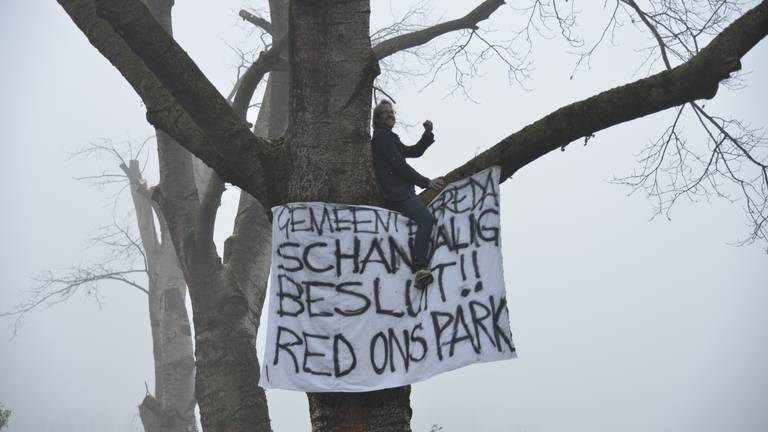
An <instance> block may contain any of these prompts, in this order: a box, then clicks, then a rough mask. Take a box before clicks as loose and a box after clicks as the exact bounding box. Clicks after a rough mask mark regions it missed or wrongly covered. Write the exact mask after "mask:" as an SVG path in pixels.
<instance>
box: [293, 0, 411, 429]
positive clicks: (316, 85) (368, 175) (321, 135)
mask: <svg viewBox="0 0 768 432" xmlns="http://www.w3.org/2000/svg"><path fill="white" fill-rule="evenodd" d="M369 14H370V5H369V2H368V1H365V0H357V1H348V2H334V3H329V2H314V1H300V0H299V1H293V2H291V7H290V18H289V19H290V25H289V33H290V66H291V67H290V74H291V89H290V114H289V118H290V126H289V129H288V133H289V136H288V141H287V142H288V146H289V151H290V153H291V155H292V158H291V159H292V161H293V167H292V171H291V173H292V175H291V178H290V181H289V192H288V200H289V201H326V202H337V203H354V204H362V203H375V202H376V199H377V195H376V193H375V190H376V189H375V184H374V181H373V178H372V169H371V154H370V150H369V149H370V146H369V145H368V143H369V142H370V110H371V97H372V89H373V79H374V78H375V76H376V75H377V74H378V71H379V69H378V62H377V60H376V58H375V56H374V53H373V50H372V49H371V41H370V28H369V21H368V19H369ZM307 396H308V398H309V406H310V416H311V418H312V428H313V430H316V431H410V430H411V428H410V420H411V409H410V402H409V396H410V387H403V388H398V389H388V390H382V391H376V392H369V393H350V394H344V393H310V394H308V395H307Z"/></svg>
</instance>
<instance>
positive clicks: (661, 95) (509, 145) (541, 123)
mask: <svg viewBox="0 0 768 432" xmlns="http://www.w3.org/2000/svg"><path fill="white" fill-rule="evenodd" d="M766 33H768V0H764V1H763V2H761V3H760V4H759V5H758V6H756V7H755V8H753V9H752V10H750V11H748V12H747V13H745V14H744V15H742V16H741V17H740V18H738V19H737V20H736V21H734V22H733V23H732V24H731V25H729V26H728V27H727V28H726V29H724V30H723V31H722V32H721V33H720V34H719V35H718V36H717V37H716V38H715V39H714V40H713V41H712V42H711V43H710V44H709V46H707V47H706V48H704V49H703V50H701V51H700V52H699V53H698V54H697V55H696V56H694V57H692V58H691V59H690V60H688V61H687V62H685V63H683V64H681V65H679V66H677V67H675V68H674V69H671V70H667V71H664V72H661V73H658V74H656V75H653V76H650V77H648V78H644V79H641V80H638V81H635V82H633V83H631V84H627V85H624V86H621V87H617V88H614V89H611V90H608V91H605V92H603V93H600V94H598V95H596V96H593V97H591V98H589V99H586V100H583V101H580V102H576V103H573V104H570V105H567V106H565V107H563V108H560V109H559V110H557V111H555V112H553V113H552V114H549V115H547V116H546V117H544V118H542V119H541V120H538V121H536V122H534V123H532V124H530V125H528V126H526V127H525V128H523V129H522V130H520V131H519V132H517V133H514V134H512V135H510V136H508V137H507V138H505V139H504V140H502V141H501V142H499V143H498V144H496V145H494V146H493V147H491V148H490V149H488V150H486V151H485V152H483V153H481V154H480V155H478V156H476V157H474V158H472V159H471V160H469V161H468V162H467V163H465V164H464V165H462V166H461V167H459V168H456V169H455V170H453V171H451V172H450V173H449V174H448V175H447V176H446V177H447V179H448V181H452V180H455V179H459V178H462V177H466V176H468V175H471V174H472V173H475V172H478V171H480V170H483V169H485V168H487V167H490V166H493V165H501V180H502V181H504V180H506V179H507V178H509V177H510V176H512V174H513V173H515V172H516V171H517V170H518V169H520V168H522V167H523V166H525V165H527V164H528V163H530V162H532V161H533V160H535V159H537V158H539V157H540V156H543V155H544V154H546V153H548V152H550V151H552V150H556V149H558V148H562V147H564V146H566V145H568V144H569V143H570V142H572V141H575V140H577V139H579V138H582V137H588V136H591V135H592V134H594V133H595V132H597V131H600V130H603V129H605V128H608V127H610V126H614V125H617V124H620V123H623V122H626V121H629V120H633V119H636V118H639V117H643V116H646V115H648V114H653V113H656V112H659V111H662V110H665V109H667V108H671V107H674V106H678V105H682V104H685V103H688V102H692V101H695V100H698V99H711V98H713V97H714V96H715V94H716V93H717V89H718V85H719V83H720V81H722V80H724V79H726V78H728V77H729V74H730V73H731V72H734V71H736V70H739V69H740V68H741V64H740V61H739V60H740V59H741V57H743V56H744V55H745V54H746V53H747V52H748V51H749V50H750V49H752V48H753V47H754V46H755V45H756V44H757V43H758V42H759V41H760V40H761V39H762V38H763V37H764V36H765V35H766ZM422 196H423V197H424V198H425V199H431V198H432V197H433V196H434V192H431V191H425V192H424V193H422Z"/></svg>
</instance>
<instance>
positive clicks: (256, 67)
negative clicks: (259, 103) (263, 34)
mask: <svg viewBox="0 0 768 432" xmlns="http://www.w3.org/2000/svg"><path fill="white" fill-rule="evenodd" d="M287 46H288V35H287V34H286V35H284V36H282V37H280V39H279V40H278V41H277V42H275V44H274V45H272V47H271V48H269V49H268V50H266V51H262V53H261V54H259V58H258V59H257V60H256V61H255V62H253V63H252V64H251V66H249V67H248V70H247V71H245V73H244V74H243V76H242V77H241V78H240V81H239V83H238V85H237V92H236V93H235V98H234V100H233V101H232V109H234V110H235V113H237V114H238V115H240V117H241V118H243V120H245V118H246V114H247V113H248V106H249V105H250V103H251V99H252V98H253V93H254V92H255V91H256V87H257V86H258V85H259V82H261V80H262V78H264V75H265V74H266V73H267V72H269V71H270V70H273V69H274V68H275V67H276V66H278V65H279V64H280V63H281V57H280V53H282V52H283V51H284V50H285V47H287Z"/></svg>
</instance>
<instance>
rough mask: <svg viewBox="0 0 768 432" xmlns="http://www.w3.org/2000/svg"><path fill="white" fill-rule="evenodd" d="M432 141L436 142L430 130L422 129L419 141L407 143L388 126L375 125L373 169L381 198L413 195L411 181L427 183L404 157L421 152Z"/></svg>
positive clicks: (422, 152)
mask: <svg viewBox="0 0 768 432" xmlns="http://www.w3.org/2000/svg"><path fill="white" fill-rule="evenodd" d="M433 142H435V136H434V135H433V134H432V132H424V134H423V135H422V136H421V139H420V140H419V142H418V143H416V144H415V145H412V146H407V145H405V144H403V143H402V142H401V141H400V137H398V136H397V134H396V133H394V132H392V130H391V129H386V128H376V129H374V131H373V138H371V149H372V152H373V170H374V172H375V173H376V181H377V182H378V183H379V189H380V190H381V194H382V195H383V196H384V199H386V200H388V201H404V200H406V199H408V198H409V197H411V196H412V195H416V192H415V190H414V188H413V186H414V185H417V186H420V187H422V188H424V189H426V188H428V187H429V183H430V180H429V179H428V178H426V177H424V176H423V175H421V174H419V173H418V172H416V170H415V169H413V168H411V166H410V165H408V164H407V163H406V162H405V158H409V157H411V158H415V157H419V156H421V155H423V154H424V151H426V150H427V147H429V146H430V145H432V143H433Z"/></svg>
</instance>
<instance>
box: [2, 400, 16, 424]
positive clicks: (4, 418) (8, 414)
mask: <svg viewBox="0 0 768 432" xmlns="http://www.w3.org/2000/svg"><path fill="white" fill-rule="evenodd" d="M11 414H13V412H12V411H11V410H9V409H5V406H3V404H1V403H0V430H3V429H4V428H5V427H6V426H8V419H10V418H11Z"/></svg>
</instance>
